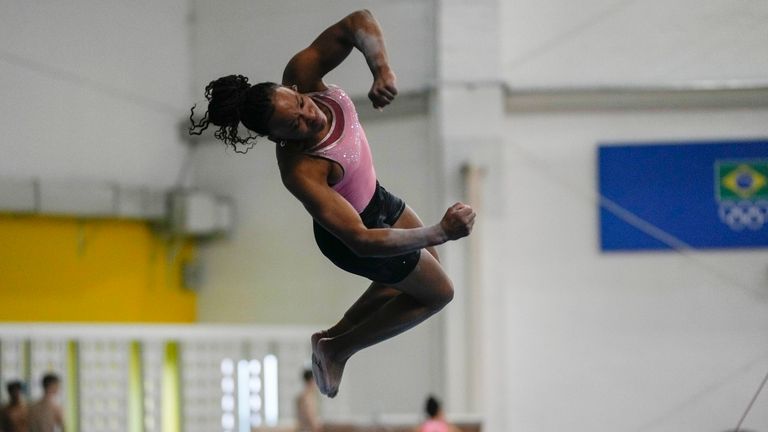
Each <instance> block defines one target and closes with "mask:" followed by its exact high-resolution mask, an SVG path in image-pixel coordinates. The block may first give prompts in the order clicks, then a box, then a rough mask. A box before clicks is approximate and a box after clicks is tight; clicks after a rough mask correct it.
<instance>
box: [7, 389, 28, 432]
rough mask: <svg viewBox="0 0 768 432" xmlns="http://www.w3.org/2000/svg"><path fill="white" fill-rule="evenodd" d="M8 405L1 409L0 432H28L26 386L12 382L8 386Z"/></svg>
mask: <svg viewBox="0 0 768 432" xmlns="http://www.w3.org/2000/svg"><path fill="white" fill-rule="evenodd" d="M6 388H7V390H8V397H9V398H10V401H9V402H8V405H5V406H3V408H2V409H0V432H27V430H28V429H27V415H28V409H27V403H26V401H25V400H24V384H23V383H22V382H21V381H11V382H9V383H8V385H7V387H6Z"/></svg>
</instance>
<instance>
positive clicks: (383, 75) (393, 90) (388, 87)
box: [368, 67, 397, 109]
mask: <svg viewBox="0 0 768 432" xmlns="http://www.w3.org/2000/svg"><path fill="white" fill-rule="evenodd" d="M396 80H397V77H396V76H395V73H394V72H392V70H391V69H389V68H388V67H387V68H383V69H381V70H380V71H379V72H378V73H377V74H376V77H375V79H374V80H373V85H372V86H371V91H369V92H368V99H370V100H371V102H373V107H374V108H377V109H379V108H384V107H385V106H387V105H389V104H390V103H391V102H392V101H393V100H394V99H395V96H397V87H396V86H395V81H396Z"/></svg>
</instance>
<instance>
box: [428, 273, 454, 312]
mask: <svg viewBox="0 0 768 432" xmlns="http://www.w3.org/2000/svg"><path fill="white" fill-rule="evenodd" d="M453 296H454V289H453V283H452V282H451V280H450V279H447V278H446V279H445V281H443V282H442V283H441V284H440V285H439V286H438V288H437V289H436V290H435V297H434V301H433V302H432V306H433V307H434V308H435V309H438V310H439V309H442V308H444V307H445V306H446V305H447V304H448V303H450V302H451V300H453Z"/></svg>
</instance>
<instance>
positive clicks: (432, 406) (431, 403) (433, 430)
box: [417, 396, 459, 432]
mask: <svg viewBox="0 0 768 432" xmlns="http://www.w3.org/2000/svg"><path fill="white" fill-rule="evenodd" d="M424 409H425V411H426V413H427V420H426V421H424V423H422V424H421V426H419V428H418V429H417V430H418V432H458V431H459V428H457V427H456V426H454V425H452V424H450V423H448V422H447V421H445V416H444V414H443V409H442V407H441V406H440V402H439V401H438V400H437V399H436V398H435V397H434V396H429V398H427V402H426V404H425V406H424Z"/></svg>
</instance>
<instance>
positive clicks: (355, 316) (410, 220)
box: [311, 207, 442, 395]
mask: <svg viewBox="0 0 768 432" xmlns="http://www.w3.org/2000/svg"><path fill="white" fill-rule="evenodd" d="M421 226H423V223H422V222H421V220H420V219H419V217H418V215H417V214H416V212H414V211H413V210H412V209H411V208H410V207H406V208H405V210H404V211H403V214H402V215H401V216H400V218H398V220H397V222H395V224H394V227H395V228H418V227H421ZM426 250H427V251H428V252H429V254H430V255H431V256H432V257H433V258H434V259H435V260H439V258H438V255H437V251H436V250H435V248H434V247H429V248H426ZM422 258H423V257H422ZM420 261H421V259H420ZM406 279H408V278H406ZM403 282H405V281H403ZM397 297H403V299H401V300H400V301H399V302H398V303H406V304H418V303H419V301H418V300H415V299H414V298H409V297H411V296H410V294H408V293H406V292H404V291H403V290H402V289H401V288H400V287H396V286H395V287H393V286H389V285H385V284H381V283H378V282H374V283H372V284H371V285H370V286H369V287H368V289H367V290H366V291H365V292H364V293H363V295H362V296H360V298H359V299H358V300H357V301H356V302H355V303H354V304H353V305H352V306H351V307H350V308H349V309H348V310H347V311H346V312H345V314H344V316H343V317H342V319H341V320H340V321H339V322H338V323H336V324H335V325H334V326H333V327H331V328H329V329H327V330H324V331H319V332H317V333H315V334H313V335H312V338H311V344H312V364H313V365H312V366H313V371H314V372H315V378H316V381H317V384H318V388H319V389H320V391H321V392H322V393H324V394H329V393H332V394H333V395H335V394H336V391H338V382H336V383H335V385H331V386H330V387H329V385H328V384H329V383H327V382H326V381H327V376H326V375H327V374H325V373H323V372H322V371H321V367H320V361H319V359H318V343H319V342H320V340H321V339H326V338H337V337H339V336H341V335H343V334H345V333H347V332H350V331H351V330H353V329H354V328H355V327H356V326H358V325H359V324H361V323H362V322H364V321H366V320H367V319H368V318H370V317H371V316H372V315H373V314H374V313H376V312H377V311H378V310H379V309H381V308H382V307H384V306H385V305H386V304H388V303H389V302H390V301H392V300H394V299H395V298H397ZM441 307H442V306H441ZM437 310H439V309H437ZM437 310H435V311H434V312H437ZM434 312H432V313H434ZM432 313H430V314H429V315H426V316H424V317H423V318H422V319H421V320H420V321H418V322H421V321H423V320H424V319H426V318H427V317H429V316H430V315H431V314H432ZM418 322H415V323H414V324H413V325H416V324H418ZM413 325H412V326H411V327H413ZM408 328H410V327H408ZM405 330H407V328H406V329H403V330H401V331H399V332H398V333H401V332H403V331H405ZM395 334H397V333H395ZM392 336H394V335H392ZM389 337H391V336H389ZM385 339H386V338H385ZM382 340H383V339H382ZM360 349H362V348H360ZM358 350H359V349H358ZM355 352H356V351H355ZM350 356H351V354H350ZM347 358H349V356H347ZM344 363H346V359H345V360H344ZM341 370H342V371H343V364H342V366H341ZM340 372H341V371H340ZM338 375H339V378H338V381H340V380H341V373H339V374H338Z"/></svg>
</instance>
